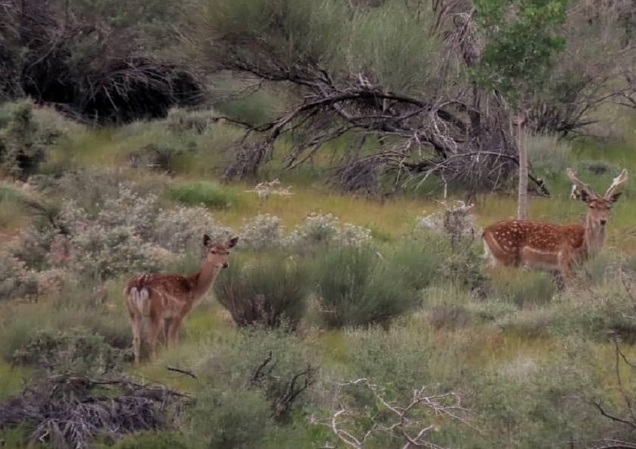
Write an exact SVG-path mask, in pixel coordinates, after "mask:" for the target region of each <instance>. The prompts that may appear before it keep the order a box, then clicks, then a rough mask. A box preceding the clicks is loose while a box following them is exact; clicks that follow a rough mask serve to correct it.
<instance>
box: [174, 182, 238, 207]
mask: <svg viewBox="0 0 636 449" xmlns="http://www.w3.org/2000/svg"><path fill="white" fill-rule="evenodd" d="M167 193H168V196H169V197H170V198H171V199H173V200H175V201H178V202H179V203H182V204H185V205H188V206H197V205H200V204H203V205H205V206H206V207H209V208H212V209H226V208H228V207H232V206H235V205H236V204H237V203H238V202H239V197H238V195H237V194H236V193H235V192H233V191H231V190H229V189H227V188H223V187H220V186H219V185H217V184H216V183H212V182H208V181H195V182H184V183H181V184H179V185H177V186H174V187H170V188H169V189H168V192H167Z"/></svg>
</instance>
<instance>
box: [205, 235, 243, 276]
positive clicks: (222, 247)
mask: <svg viewBox="0 0 636 449" xmlns="http://www.w3.org/2000/svg"><path fill="white" fill-rule="evenodd" d="M238 239H239V238H238V236H236V235H235V236H233V237H231V238H230V239H229V240H228V241H227V242H225V243H218V242H217V243H215V242H213V241H212V239H211V238H210V236H209V235H207V234H204V235H203V246H205V248H206V253H205V261H206V262H207V263H208V264H210V265H212V266H213V267H216V268H227V267H228V265H229V264H228V262H227V260H228V257H229V256H230V249H231V248H234V247H235V246H236V243H237V242H238Z"/></svg>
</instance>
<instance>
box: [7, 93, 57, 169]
mask: <svg viewBox="0 0 636 449" xmlns="http://www.w3.org/2000/svg"><path fill="white" fill-rule="evenodd" d="M5 108H7V107H5ZM5 108H3V109H5ZM5 110H6V112H5V111H0V114H2V115H3V116H5V118H4V120H2V121H0V169H2V170H3V171H4V172H5V173H8V174H10V175H12V176H15V177H18V178H23V179H26V178H27V177H28V176H29V175H32V174H34V173H35V172H36V171H37V169H38V167H39V165H40V163H41V162H42V161H43V160H44V157H45V151H46V145H49V144H51V143H53V142H52V141H54V139H53V137H54V136H51V135H48V134H45V135H42V134H41V133H40V127H39V126H38V123H37V122H36V121H35V120H34V118H33V103H32V102H31V101H29V100H27V101H22V102H19V103H14V104H9V105H8V109H5ZM3 122H4V123H3Z"/></svg>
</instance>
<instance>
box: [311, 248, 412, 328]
mask: <svg viewBox="0 0 636 449" xmlns="http://www.w3.org/2000/svg"><path fill="white" fill-rule="evenodd" d="M400 268H401V267H400V266H399V265H398V264H396V265H392V264H389V263H385V262H384V261H382V259H380V257H379V256H378V254H377V253H376V252H375V251H374V250H373V249H371V248H369V247H342V248H340V249H335V250H331V251H329V252H326V253H324V254H323V255H321V256H320V257H319V258H318V260H317V261H316V266H315V268H314V275H315V283H316V285H317V286H318V296H319V301H320V307H321V315H322V319H323V321H324V322H325V324H326V325H327V326H330V327H342V326H367V325H370V324H382V325H385V326H387V325H388V324H389V323H390V322H391V321H392V320H393V319H394V318H396V317H398V316H400V315H402V314H404V313H406V312H407V311H409V310H412V309H413V308H414V307H415V306H416V305H417V304H418V302H419V299H420V297H419V294H418V291H417V289H416V288H414V286H413V285H414V284H413V282H414V281H413V278H410V279H409V277H408V276H405V275H404V271H402V270H400Z"/></svg>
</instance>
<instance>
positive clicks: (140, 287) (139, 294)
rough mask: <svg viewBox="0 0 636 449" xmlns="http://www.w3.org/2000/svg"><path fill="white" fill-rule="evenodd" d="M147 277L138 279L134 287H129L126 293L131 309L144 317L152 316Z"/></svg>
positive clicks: (143, 276)
mask: <svg viewBox="0 0 636 449" xmlns="http://www.w3.org/2000/svg"><path fill="white" fill-rule="evenodd" d="M145 280H146V277H145V275H142V276H140V277H139V278H137V279H136V280H135V281H136V282H134V283H133V285H129V286H128V289H127V291H126V296H127V299H128V304H129V307H131V308H133V309H135V311H136V312H137V313H139V314H140V315H143V316H148V315H150V291H149V290H148V287H147V286H146V285H145V282H144V281H145Z"/></svg>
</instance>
